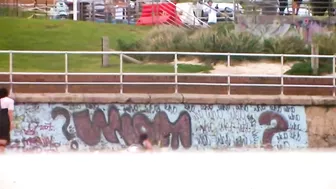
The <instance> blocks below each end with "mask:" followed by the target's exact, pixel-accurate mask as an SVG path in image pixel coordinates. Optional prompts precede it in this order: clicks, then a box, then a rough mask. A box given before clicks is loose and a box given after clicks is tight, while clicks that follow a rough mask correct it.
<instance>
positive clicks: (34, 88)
mask: <svg viewBox="0 0 336 189" xmlns="http://www.w3.org/2000/svg"><path fill="white" fill-rule="evenodd" d="M8 81H9V75H8V74H0V82H8ZM68 81H69V82H114V83H118V82H120V76H108V75H69V76H68ZM174 81H175V78H174V76H167V75H163V76H149V75H141V76H129V75H127V76H123V82H126V83H127V82H148V83H150V82H170V83H174ZM13 82H65V75H43V76H41V75H17V74H13ZM178 82H183V83H205V84H206V83H216V84H221V85H217V86H206V85H179V86H178V92H179V93H188V94H222V95H225V94H228V90H230V94H232V95H238V94H239V95H242V94H250V95H279V94H281V87H278V86H275V87H264V86H262V87H257V86H253V87H245V86H232V85H234V84H255V85H256V84H259V85H260V84H273V85H280V84H281V78H280V77H279V76H274V77H268V78H266V77H242V76H231V77H230V82H228V77H227V76H207V75H204V76H178ZM283 83H284V84H285V85H289V84H293V85H295V84H301V85H308V86H309V85H310V86H311V87H284V90H283V92H284V94H285V95H319V96H332V94H333V91H334V88H333V79H332V78H320V79H313V78H285V79H284V81H283ZM314 85H329V86H330V88H321V87H320V88H319V87H314ZM0 86H5V87H9V85H0ZM65 88H66V85H64V84H57V85H54V84H53V85H45V84H44V85H41V84H36V83H34V84H20V85H18V84H14V85H13V92H14V93H64V92H65ZM122 88H123V92H124V93H157V94H162V93H166V94H171V93H174V92H175V86H174V84H167V85H162V84H160V85H157V84H155V85H153V84H141V85H128V84H124V85H123V86H122ZM68 91H69V92H70V93H119V92H120V85H119V84H105V85H104V84H95V85H84V84H71V85H68Z"/></svg>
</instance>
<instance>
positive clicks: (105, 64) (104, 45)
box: [102, 36, 110, 67]
mask: <svg viewBox="0 0 336 189" xmlns="http://www.w3.org/2000/svg"><path fill="white" fill-rule="evenodd" d="M102 51H103V52H104V51H110V43H109V38H108V37H107V36H103V37H102ZM108 66H110V64H109V55H108V54H103V55H102V67H108Z"/></svg>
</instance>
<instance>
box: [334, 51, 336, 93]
mask: <svg viewBox="0 0 336 189" xmlns="http://www.w3.org/2000/svg"><path fill="white" fill-rule="evenodd" d="M335 64H336V56H334V57H333V96H335V84H336V83H335V79H336V77H335Z"/></svg>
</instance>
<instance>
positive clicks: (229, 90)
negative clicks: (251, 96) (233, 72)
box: [227, 53, 231, 95]
mask: <svg viewBox="0 0 336 189" xmlns="http://www.w3.org/2000/svg"><path fill="white" fill-rule="evenodd" d="M227 64H228V67H231V55H230V53H229V54H228V55H227ZM227 83H228V89H227V94H228V95H231V77H230V74H228V77H227Z"/></svg>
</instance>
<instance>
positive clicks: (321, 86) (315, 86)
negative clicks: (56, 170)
mask: <svg viewBox="0 0 336 189" xmlns="http://www.w3.org/2000/svg"><path fill="white" fill-rule="evenodd" d="M0 84H14V85H15V84H16V85H31V84H35V85H66V84H68V85H120V82H68V83H66V82H0ZM122 84H123V85H175V83H174V82H124V83H122ZM178 85H199V86H228V85H230V86H237V87H281V86H283V87H302V88H308V87H311V88H333V87H334V86H333V85H332V84H331V85H292V84H284V85H281V84H247V83H230V84H229V83H184V82H181V83H178Z"/></svg>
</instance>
